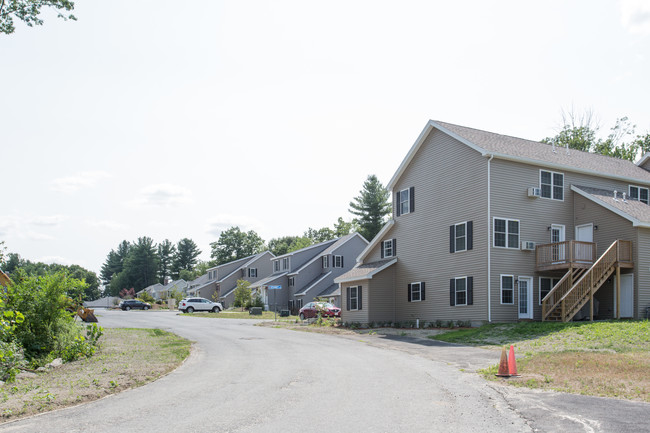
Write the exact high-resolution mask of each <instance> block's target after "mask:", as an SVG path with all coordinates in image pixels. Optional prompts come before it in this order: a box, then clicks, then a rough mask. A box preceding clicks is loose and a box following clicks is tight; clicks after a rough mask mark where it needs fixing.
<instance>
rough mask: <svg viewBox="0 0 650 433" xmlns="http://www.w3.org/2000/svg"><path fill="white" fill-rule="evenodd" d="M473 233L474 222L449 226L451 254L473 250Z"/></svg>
mask: <svg viewBox="0 0 650 433" xmlns="http://www.w3.org/2000/svg"><path fill="white" fill-rule="evenodd" d="M473 232H474V228H473V224H472V221H465V222H464V223H458V224H454V225H451V226H449V252H450V253H457V252H459V251H467V250H471V249H472V248H473V239H472V237H473V235H474V234H473Z"/></svg>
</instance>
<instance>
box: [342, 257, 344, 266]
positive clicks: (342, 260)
mask: <svg viewBox="0 0 650 433" xmlns="http://www.w3.org/2000/svg"><path fill="white" fill-rule="evenodd" d="M343 266H344V265H343V256H341V267H343Z"/></svg>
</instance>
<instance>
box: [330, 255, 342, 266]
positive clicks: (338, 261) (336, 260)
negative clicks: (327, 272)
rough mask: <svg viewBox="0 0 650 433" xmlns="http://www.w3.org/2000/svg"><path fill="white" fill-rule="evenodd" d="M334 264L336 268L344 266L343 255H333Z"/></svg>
mask: <svg viewBox="0 0 650 433" xmlns="http://www.w3.org/2000/svg"><path fill="white" fill-rule="evenodd" d="M332 266H334V267H335V268H342V267H343V256H332Z"/></svg>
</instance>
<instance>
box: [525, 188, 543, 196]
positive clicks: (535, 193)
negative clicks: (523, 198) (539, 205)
mask: <svg viewBox="0 0 650 433" xmlns="http://www.w3.org/2000/svg"><path fill="white" fill-rule="evenodd" d="M541 195H542V191H541V190H540V189H539V188H535V187H533V186H531V187H530V188H528V197H539V196H541Z"/></svg>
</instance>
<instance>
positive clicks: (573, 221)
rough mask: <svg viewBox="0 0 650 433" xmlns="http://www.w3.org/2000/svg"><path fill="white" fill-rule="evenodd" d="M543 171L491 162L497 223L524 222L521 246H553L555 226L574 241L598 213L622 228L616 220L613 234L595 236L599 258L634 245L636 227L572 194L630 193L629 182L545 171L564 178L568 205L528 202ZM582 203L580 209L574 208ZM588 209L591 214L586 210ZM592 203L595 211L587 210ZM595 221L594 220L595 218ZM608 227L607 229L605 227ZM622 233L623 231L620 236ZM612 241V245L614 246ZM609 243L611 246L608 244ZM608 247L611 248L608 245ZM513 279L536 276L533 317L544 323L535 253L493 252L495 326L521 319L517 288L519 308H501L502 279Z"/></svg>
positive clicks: (498, 161) (496, 249)
mask: <svg viewBox="0 0 650 433" xmlns="http://www.w3.org/2000/svg"><path fill="white" fill-rule="evenodd" d="M541 169H542V168H540V167H538V166H535V165H529V164H523V163H519V162H513V161H506V160H497V159H494V160H493V161H492V167H491V172H492V176H491V177H492V196H491V198H492V209H491V212H492V220H493V219H494V217H499V218H509V219H516V220H519V222H520V226H519V240H520V242H521V241H534V242H535V243H537V244H548V243H550V242H551V239H550V236H551V232H550V231H549V230H548V227H550V226H551V225H552V224H561V225H564V226H565V239H566V240H573V239H575V227H576V225H580V224H586V223H590V222H594V221H592V220H590V219H589V218H590V216H591V215H594V212H598V215H605V214H604V213H603V211H605V212H606V213H607V214H610V215H608V216H607V217H605V216H603V217H602V218H605V219H607V218H613V217H616V218H618V219H619V220H620V221H622V222H623V223H621V222H619V220H616V223H613V225H612V227H611V228H608V229H606V230H602V231H601V230H600V224H598V222H594V224H596V225H599V230H598V231H595V232H594V241H595V242H597V243H598V252H599V254H602V253H603V252H604V251H605V250H606V249H607V247H608V246H609V245H610V244H611V242H613V240H614V239H617V238H620V239H623V238H625V237H624V236H627V239H630V240H632V238H631V237H630V235H632V234H633V233H632V232H630V231H629V230H630V229H631V224H629V223H628V224H624V222H625V221H626V220H624V219H623V218H620V217H618V216H616V215H615V214H613V213H611V212H609V211H606V210H605V209H603V208H602V207H601V206H598V205H596V204H595V203H593V202H590V201H589V200H587V199H585V198H584V197H582V196H580V195H578V194H575V193H573V192H572V191H571V185H586V186H590V187H595V188H604V189H612V190H613V189H617V190H618V191H627V184H626V183H625V182H618V181H613V180H611V179H603V178H599V177H595V176H589V175H585V174H577V173H572V172H570V171H563V170H559V169H554V170H549V169H546V168H544V169H543V170H547V171H554V172H559V173H563V174H564V200H562V201H560V200H552V199H547V198H530V197H528V192H527V190H528V188H529V187H539V186H540V185H539V178H540V170H541ZM576 201H578V202H580V206H579V208H578V207H576V205H575V202H576ZM583 203H585V208H586V210H582V205H583ZM586 203H589V204H590V206H587V205H586ZM592 219H593V218H592ZM605 224H606V225H607V223H605ZM621 230H622V231H621ZM610 238H611V240H610ZM607 242H609V243H607ZM605 243H607V245H603V244H605ZM501 274H511V275H514V276H515V279H516V278H517V277H519V276H533V277H534V278H533V298H534V299H533V311H534V317H535V318H537V319H539V318H540V317H541V307H540V306H539V276H540V274H538V273H536V272H535V252H534V251H520V250H516V249H505V248H496V247H493V248H492V276H491V283H492V307H493V308H492V320H493V321H497V322H500V321H512V320H517V319H518V310H517V302H518V299H519V297H518V293H517V290H516V289H517V288H516V287H515V297H514V303H513V304H512V305H502V304H501V291H500V284H501V282H500V275H501ZM561 275H562V273H555V274H554V273H550V274H543V275H542V276H554V277H559V276H561Z"/></svg>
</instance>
